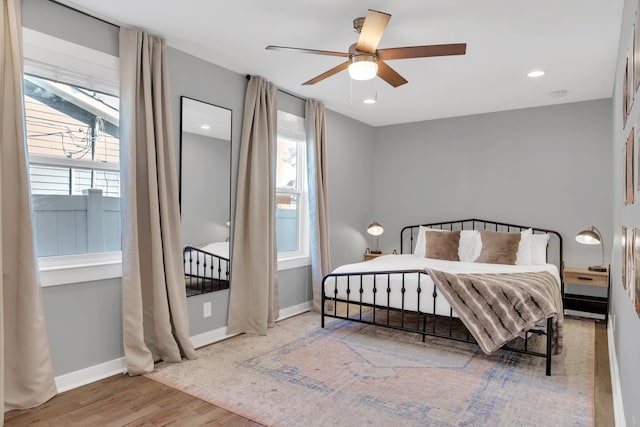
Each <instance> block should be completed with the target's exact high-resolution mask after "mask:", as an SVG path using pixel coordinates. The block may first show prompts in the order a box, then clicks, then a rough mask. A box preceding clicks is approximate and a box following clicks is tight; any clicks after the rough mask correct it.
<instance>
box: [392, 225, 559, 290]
mask: <svg viewBox="0 0 640 427" xmlns="http://www.w3.org/2000/svg"><path fill="white" fill-rule="evenodd" d="M420 226H423V227H430V228H435V229H438V230H493V231H510V232H520V231H522V230H526V229H528V228H531V229H532V231H533V233H534V234H539V233H547V234H549V235H550V237H549V244H548V246H547V261H548V262H549V263H550V264H556V265H557V266H558V271H560V277H562V270H563V268H564V260H563V255H562V254H563V248H562V236H561V235H560V233H558V232H557V231H554V230H546V229H544V228H536V227H531V226H527V225H515V224H506V223H503V222H496V221H487V220H484V219H462V220H456V221H445V222H432V223H429V224H418V225H408V226H406V227H404V228H403V229H402V230H401V231H400V253H403V254H411V253H413V249H414V246H415V239H416V237H417V235H418V229H419V227H420Z"/></svg>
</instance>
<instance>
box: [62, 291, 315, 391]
mask: <svg viewBox="0 0 640 427" xmlns="http://www.w3.org/2000/svg"><path fill="white" fill-rule="evenodd" d="M312 307H313V301H307V302H304V303H302V304H298V305H294V306H293V307H287V308H285V309H282V310H280V313H279V315H280V317H278V320H284V319H286V318H288V317H292V316H295V315H297V314H300V313H304V312H305V311H309V310H310V309H311V308H312ZM235 335H237V334H227V327H226V326H224V327H222V328H218V329H214V330H213V331H208V332H204V333H202V334H198V335H194V336H192V337H191V343H192V344H193V346H194V347H195V348H200V347H204V346H205V345H209V344H213V343H214V342H218V341H222V340H224V339H227V338H231V337H233V336H235ZM126 371H127V367H126V363H125V361H124V357H121V358H119V359H114V360H110V361H108V362H104V363H101V364H99V365H95V366H89V367H88V368H84V369H80V370H78V371H74V372H70V373H68V374H64V375H60V376H57V377H56V378H55V381H56V387H57V389H58V393H62V392H64V391H67V390H71V389H74V388H77V387H80V386H83V385H86V384H89V383H92V382H95V381H99V380H102V379H104V378H107V377H110V376H113V375H116V374H122V373H125V372H126Z"/></svg>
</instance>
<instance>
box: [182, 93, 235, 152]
mask: <svg viewBox="0 0 640 427" xmlns="http://www.w3.org/2000/svg"><path fill="white" fill-rule="evenodd" d="M180 120H181V127H182V132H190V133H195V134H198V135H202V136H208V137H210V138H217V139H222V140H225V141H231V110H228V109H226V108H222V107H218V106H216V105H212V104H207V103H206V102H201V101H197V100H195V99H191V98H186V97H185V98H182V106H181V118H180ZM203 126H208V128H206V129H203Z"/></svg>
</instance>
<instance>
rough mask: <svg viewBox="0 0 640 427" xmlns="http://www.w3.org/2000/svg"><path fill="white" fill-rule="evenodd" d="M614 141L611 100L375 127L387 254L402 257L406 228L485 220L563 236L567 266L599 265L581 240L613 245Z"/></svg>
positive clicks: (596, 253) (377, 201)
mask: <svg viewBox="0 0 640 427" xmlns="http://www.w3.org/2000/svg"><path fill="white" fill-rule="evenodd" d="M610 135H611V102H610V100H598V101H590V102H582V103H574V104H563V105H557V106H551V107H540V108H531V109H522V110H513V111H506V112H499V113H492V114H481V115H475V116H467V117H459V118H451V119H442V120H433V121H427V122H418V123H411V124H405V125H398V126H387V127H382V128H378V129H376V133H375V150H374V153H375V154H374V159H373V167H372V169H373V170H374V171H375V175H374V176H373V184H374V188H375V197H374V198H373V200H374V205H373V212H375V215H376V218H377V219H378V221H380V222H381V224H382V225H383V226H384V227H385V232H384V234H383V236H382V237H383V238H384V239H383V240H382V241H381V246H382V247H383V249H384V250H386V251H389V250H391V249H394V248H398V246H399V244H400V237H399V235H400V229H401V228H402V227H403V226H405V225H411V224H419V223H424V222H429V221H439V220H447V219H463V218H481V219H493V220H497V221H502V222H508V223H513V224H523V225H535V226H537V227H540V228H549V229H553V230H557V231H559V232H560V233H561V234H562V237H563V241H564V244H565V263H566V265H568V266H575V267H580V266H588V265H593V264H599V263H600V257H601V252H600V248H599V247H598V246H595V247H592V246H586V245H580V244H578V243H577V242H575V239H574V237H575V234H576V233H577V232H578V231H580V230H582V229H584V228H586V227H587V226H588V225H591V224H593V225H595V226H597V227H598V228H599V229H600V230H601V231H602V233H603V235H604V236H605V239H606V240H607V242H608V244H610V243H611V236H612V233H611V209H610V206H611V191H610V190H611V166H612V165H611V161H610V159H611V150H610V149H609V147H608V144H607V141H608V140H609V139H610ZM606 255H609V254H608V253H607V254H606Z"/></svg>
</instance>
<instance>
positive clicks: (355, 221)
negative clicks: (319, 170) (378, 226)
mask: <svg viewBox="0 0 640 427" xmlns="http://www.w3.org/2000/svg"><path fill="white" fill-rule="evenodd" d="M326 113H327V114H326V119H327V163H328V168H329V171H328V173H327V175H328V184H327V185H328V187H329V232H330V240H331V248H330V249H331V266H332V267H334V268H335V267H337V266H339V265H342V264H347V263H351V262H358V261H362V260H363V254H364V251H365V249H366V248H367V247H373V246H374V245H375V240H374V239H371V238H370V237H371V236H369V235H368V234H367V233H366V228H367V226H368V225H369V224H371V222H372V221H373V220H374V218H373V209H372V208H373V205H372V200H373V198H374V193H373V188H374V186H373V185H374V184H373V177H374V176H375V174H376V173H377V172H378V171H377V170H376V168H374V167H372V163H373V162H372V160H373V150H374V144H373V141H374V135H375V129H374V128H373V127H371V126H369V125H366V124H364V123H360V122H356V121H354V120H352V119H350V118H348V117H345V116H343V115H341V114H338V113H336V112H333V111H330V110H327V112H326ZM375 196H376V197H377V196H378V193H377V192H376V195H375ZM383 225H384V223H383ZM385 237H386V236H385Z"/></svg>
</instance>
